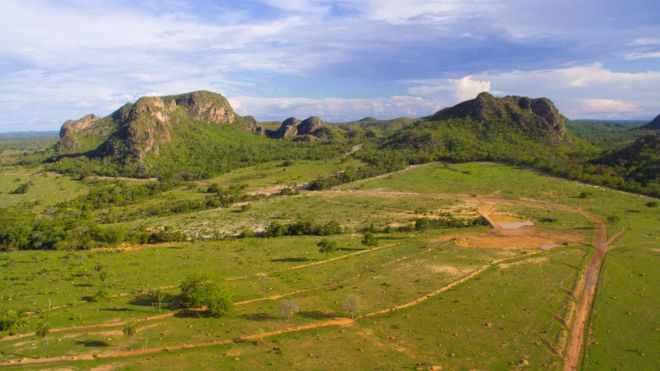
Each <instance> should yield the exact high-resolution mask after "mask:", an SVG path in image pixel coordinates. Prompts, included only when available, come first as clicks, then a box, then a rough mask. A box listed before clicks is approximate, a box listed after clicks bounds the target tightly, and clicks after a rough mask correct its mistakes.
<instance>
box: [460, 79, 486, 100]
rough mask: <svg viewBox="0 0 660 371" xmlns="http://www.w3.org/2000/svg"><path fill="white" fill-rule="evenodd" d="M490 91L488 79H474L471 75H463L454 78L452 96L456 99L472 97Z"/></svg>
mask: <svg viewBox="0 0 660 371" xmlns="http://www.w3.org/2000/svg"><path fill="white" fill-rule="evenodd" d="M484 91H490V81H487V80H474V79H472V76H465V77H463V78H462V79H458V80H456V92H455V93H454V96H455V97H456V100H458V101H464V100H467V99H472V98H474V97H475V96H476V95H477V94H479V93H481V92H484Z"/></svg>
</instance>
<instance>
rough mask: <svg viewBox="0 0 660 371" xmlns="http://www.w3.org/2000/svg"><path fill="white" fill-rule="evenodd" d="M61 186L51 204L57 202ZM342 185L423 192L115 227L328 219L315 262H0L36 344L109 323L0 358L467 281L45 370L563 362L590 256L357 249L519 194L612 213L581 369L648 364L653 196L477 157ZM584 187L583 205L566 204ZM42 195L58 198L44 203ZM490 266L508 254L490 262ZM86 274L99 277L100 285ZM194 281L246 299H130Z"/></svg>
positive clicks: (574, 250)
mask: <svg viewBox="0 0 660 371" xmlns="http://www.w3.org/2000/svg"><path fill="white" fill-rule="evenodd" d="M351 164H352V163H350V162H349V163H346V162H344V161H343V160H339V159H337V160H330V161H298V162H296V163H295V164H292V165H290V166H288V167H282V166H281V163H279V162H273V163H269V164H267V165H259V166H253V167H250V168H245V169H239V170H235V171H232V172H230V173H227V174H224V175H222V176H219V177H216V178H213V179H212V180H210V181H209V182H210V183H218V184H220V185H221V186H223V187H228V186H230V185H239V184H244V185H246V186H247V189H248V190H257V189H261V188H264V187H272V186H275V185H286V184H292V183H295V184H298V183H303V182H305V181H308V180H310V179H312V178H315V177H317V176H321V175H322V174H329V173H331V172H333V171H338V170H341V169H343V168H344V167H345V166H349V165H351ZM352 165H354V164H352ZM283 169H286V170H284V171H283ZM19 173H25V174H26V175H19ZM19 176H20V177H21V181H20V182H26V181H32V182H33V183H34V185H33V186H32V187H31V188H30V190H29V191H28V193H27V194H25V195H9V194H7V193H6V192H7V191H6V190H11V189H12V187H13V188H15V187H14V186H17V185H18V184H20V182H17V181H15V179H16V177H19ZM94 186H95V185H94V183H91V182H87V183H82V182H75V181H72V180H69V179H67V178H64V177H54V176H52V175H50V174H43V173H39V172H38V171H37V170H25V169H22V168H11V169H3V174H2V176H0V187H4V188H0V189H2V190H3V191H2V193H1V194H0V200H1V202H2V205H3V206H5V207H7V206H14V205H23V206H25V207H33V206H27V204H26V202H29V201H30V200H32V199H37V200H38V201H39V202H40V203H39V205H40V206H41V207H44V206H46V205H51V204H52V203H54V202H56V200H63V199H65V198H66V197H71V195H72V194H73V195H75V194H82V193H83V192H85V189H86V188H88V187H94ZM200 187H201V188H203V185H201V184H197V183H190V184H186V185H184V186H182V187H178V188H176V189H174V190H172V191H168V192H166V193H164V194H162V195H159V196H158V198H155V199H150V200H145V201H141V202H139V203H137V204H135V205H130V206H128V207H126V208H125V209H123V210H118V211H119V212H127V213H128V212H139V211H140V210H146V209H148V208H149V207H154V206H157V205H158V204H160V203H167V202H174V201H176V200H196V199H198V198H199V199H202V198H203V197H204V193H201V192H199V190H198V188H200ZM59 188H61V189H62V191H61V194H59V193H56V192H54V190H57V189H59ZM340 188H342V189H361V190H378V189H380V190H395V191H407V192H420V193H422V194H408V195H391V196H389V197H382V196H378V195H376V194H372V195H369V194H365V193H361V194H350V193H334V194H333V193H331V192H325V193H314V192H303V194H301V195H297V196H276V197H275V196H274V197H268V198H264V199H261V200H257V201H252V202H251V206H250V208H249V209H248V210H246V211H240V209H239V208H238V207H232V208H219V209H211V210H205V211H201V212H189V213H182V214H175V215H168V216H164V217H144V218H140V219H139V220H136V221H132V222H130V223H136V224H145V225H147V226H157V225H163V224H168V225H172V226H174V227H175V228H176V229H179V230H184V231H188V232H191V233H196V234H197V235H198V236H205V235H212V234H213V233H222V234H232V233H236V232H240V231H241V230H243V229H245V228H258V227H263V226H265V225H267V224H268V223H270V222H271V221H273V220H278V221H282V222H289V221H295V220H309V219H313V220H315V221H316V222H318V223H324V222H327V221H330V220H337V221H339V222H340V223H341V224H342V226H344V227H347V229H348V230H347V233H344V234H342V235H338V236H331V237H329V238H331V239H332V240H334V241H337V242H338V246H339V250H338V251H337V252H335V253H332V254H330V255H327V256H326V255H323V254H321V253H319V252H318V251H317V246H316V243H317V242H318V241H319V240H320V239H321V237H314V236H301V237H281V238H246V239H236V240H232V239H228V240H222V241H195V242H180V243H168V244H161V245H156V246H137V247H135V248H133V249H129V250H127V251H118V250H92V251H20V252H12V253H2V254H0V267H1V268H0V293H1V295H0V309H3V310H7V309H25V310H28V311H30V312H31V313H30V314H29V318H28V324H27V326H26V327H24V328H22V329H21V330H20V332H22V333H26V334H30V333H33V331H34V329H35V328H36V326H37V324H38V323H39V322H40V321H45V322H47V323H48V325H49V326H50V327H51V328H52V329H61V328H66V327H70V326H78V325H98V324H102V323H105V324H108V323H109V322H110V321H116V323H119V324H117V325H107V327H100V328H89V329H80V330H76V329H65V330H58V331H51V334H50V335H49V342H48V345H46V343H45V341H42V340H39V339H37V338H35V337H34V336H29V337H26V338H23V339H16V340H6V339H5V340H3V339H2V338H1V337H0V362H3V361H7V360H11V359H20V358H23V357H35V356H38V357H46V356H48V357H54V356H60V355H64V354H91V353H104V352H110V351H124V350H126V349H135V348H145V347H147V348H152V347H161V346H170V347H171V346H176V345H180V344H198V343H204V342H209V341H213V340H231V339H236V338H237V337H239V336H242V335H248V334H260V333H261V334H263V333H266V332H268V331H272V330H278V329H283V328H288V327H291V326H299V325H307V324H314V323H323V322H324V321H327V320H328V319H331V318H333V317H335V316H343V317H346V316H348V314H347V313H346V312H345V310H344V309H343V308H342V302H343V301H344V300H345V298H346V297H349V296H350V297H357V298H358V301H359V303H360V304H359V311H358V317H359V316H360V315H364V314H367V313H370V312H376V311H380V310H383V309H387V308H391V307H394V306H396V305H401V304H404V303H408V302H411V301H413V300H415V299H418V298H421V297H424V295H427V294H429V293H432V292H435V291H436V290H438V289H441V288H443V287H446V286H447V285H450V284H451V283H452V282H456V281H457V280H460V279H461V278H462V277H465V276H467V275H470V274H473V273H475V272H481V273H479V274H477V275H476V276H474V277H472V278H471V279H468V280H467V281H465V282H463V283H461V284H458V285H456V286H454V287H452V288H451V289H448V290H446V291H444V292H438V293H437V294H436V295H433V296H432V297H430V298H429V299H428V300H425V301H422V302H419V303H418V304H416V305H413V306H411V307H409V308H405V309H401V310H397V311H394V312H391V313H385V314H380V315H377V316H373V317H368V318H363V317H359V318H358V319H357V321H356V322H355V323H353V324H352V325H351V326H348V327H341V328H340V327H336V326H333V327H325V328H319V329H312V330H306V331H298V332H291V333H288V334H282V335H278V336H273V337H265V338H264V339H262V340H263V341H247V342H240V341H239V342H235V343H234V342H230V343H229V344H225V345H216V346H211V347H202V348H194V349H188V350H173V351H170V352H160V353H156V354H153V355H145V356H139V357H130V358H118V359H105V360H103V359H97V360H92V361H76V362H61V363H57V364H54V365H49V367H64V368H66V367H72V368H79V367H82V368H91V367H95V366H100V365H104V364H111V365H115V366H118V367H122V368H128V369H144V368H149V369H171V368H172V367H179V368H181V367H187V368H192V367H200V368H222V369H246V368H247V369H250V368H257V367H263V366H264V365H268V366H272V367H274V368H278V369H280V368H296V369H298V368H305V369H326V368H341V369H349V368H350V369H373V368H381V369H400V368H419V367H422V368H429V367H431V366H433V365H440V366H442V367H443V368H444V369H462V368H465V369H471V368H476V369H512V368H522V367H524V366H526V367H529V368H533V369H537V368H540V369H559V368H561V365H562V361H561V358H560V356H559V355H558V354H557V349H559V351H561V349H562V348H563V345H564V342H565V339H566V338H565V337H566V334H567V326H566V323H565V321H566V319H567V318H568V317H569V314H570V311H571V308H572V306H573V304H574V298H573V295H574V289H575V287H576V282H577V280H578V278H579V276H580V272H581V271H583V270H584V268H585V266H586V264H587V263H588V262H589V260H590V259H591V257H592V254H593V248H591V247H589V246H584V245H582V246H565V247H559V248H555V249H552V250H549V251H540V250H528V249H509V248H502V249H494V248H490V249H485V248H478V247H477V248H462V247H459V246H457V245H456V244H455V243H454V241H453V240H452V237H455V236H460V235H469V234H481V233H484V232H486V231H487V228H486V227H470V228H460V229H437V230H428V231H425V232H409V233H403V232H394V233H389V234H385V233H379V234H377V236H378V238H379V242H380V243H379V245H378V246H377V247H374V248H368V247H365V246H363V245H362V244H361V242H360V241H361V239H362V235H361V234H360V233H355V232H356V231H358V230H360V229H361V228H365V227H368V226H369V225H371V224H373V225H375V226H377V227H382V226H385V225H396V224H403V223H411V222H412V221H414V219H415V218H418V217H421V216H433V215H436V214H440V213H442V212H446V211H450V212H453V213H462V212H474V211H475V210H476V208H477V207H478V206H479V205H478V204H477V203H475V202H472V203H471V202H470V198H469V197H468V198H455V199H454V198H451V197H449V198H447V199H434V198H433V194H434V193H446V194H461V195H468V196H469V195H472V194H475V195H497V196H498V197H499V198H505V199H506V198H516V199H518V198H534V199H539V200H546V201H549V202H553V203H559V204H564V205H569V206H573V207H578V208H582V209H584V210H589V211H592V212H593V213H596V214H598V215H599V216H601V217H602V218H603V219H607V217H609V216H617V219H618V220H616V221H615V220H614V219H613V220H612V221H611V223H610V225H609V228H610V233H612V234H613V233H614V232H617V231H619V230H620V229H621V228H626V233H625V234H624V235H623V237H622V239H621V240H620V241H619V242H618V244H617V245H616V247H615V248H614V249H613V250H612V251H610V252H609V253H608V256H607V258H606V260H605V265H604V267H603V275H602V282H601V285H600V286H599V290H598V293H597V297H596V303H595V310H594V316H593V318H592V321H591V323H590V325H589V329H590V333H589V335H588V339H589V341H588V343H587V348H586V352H585V361H584V368H585V369H608V368H624V367H634V368H637V369H650V368H653V367H654V365H655V364H656V363H657V362H656V361H657V358H656V357H655V354H654V348H653V346H654V344H657V343H658V340H660V339H658V335H657V334H658V332H657V327H658V320H657V314H656V312H657V311H656V308H657V306H658V303H657V299H656V297H657V296H655V295H654V293H655V292H656V291H657V282H660V280H659V278H660V277H659V275H660V274H659V273H658V271H657V269H655V267H656V266H657V263H658V261H657V259H658V255H657V254H658V253H657V241H658V240H659V238H660V237H659V234H658V231H660V220H659V219H658V217H657V209H653V208H649V207H647V206H645V204H646V203H647V202H648V201H649V200H650V198H648V197H643V196H637V195H631V194H626V193H623V192H616V191H612V190H608V189H603V188H597V187H593V186H587V185H583V184H579V183H575V182H568V181H564V180H560V179H555V178H550V177H547V176H544V175H542V174H538V173H536V172H533V171H530V170H526V169H516V168H512V167H507V166H503V165H496V164H487V163H486V164H484V163H473V164H461V165H443V164H432V165H429V166H423V167H418V168H416V169H413V170H409V171H406V172H401V173H398V174H395V175H391V176H386V177H383V178H381V179H373V180H367V181H364V182H360V183H358V184H348V185H344V186H342V187H340ZM584 191H587V192H588V196H587V197H586V198H581V197H579V195H580V193H582V192H584ZM50 194H57V196H56V197H55V199H51V198H49V197H48V196H49V195H50ZM12 197H17V198H16V199H14V198H12ZM12 202H13V203H12ZM23 206H22V207H23ZM496 209H497V211H501V212H504V213H511V214H514V215H517V216H520V217H523V218H526V219H530V220H532V221H534V222H535V224H536V225H537V226H539V227H543V228H550V229H553V228H554V229H558V230H577V231H589V230H591V229H593V223H592V222H591V221H589V220H587V219H586V218H584V217H582V216H579V215H576V214H575V213H571V212H568V211H557V210H548V209H542V208H537V207H529V206H519V205H510V204H507V203H506V202H498V203H497V205H496ZM531 253H534V254H535V255H534V256H530V254H531ZM499 259H508V261H506V262H503V263H501V264H498V265H491V262H492V261H495V260H499ZM95 267H102V268H101V269H95ZM482 270H483V271H482ZM99 271H103V272H106V274H105V276H106V277H105V280H104V281H102V280H101V277H100V276H101V275H100V273H99ZM192 273H202V274H204V275H206V276H207V277H209V278H210V279H212V280H215V281H218V282H220V283H221V285H222V286H223V288H224V289H225V290H227V291H228V292H230V293H232V295H233V297H234V300H235V301H237V302H242V301H246V300H256V301H252V302H248V303H244V304H241V305H236V306H235V311H234V313H233V314H232V315H230V316H229V317H226V318H220V319H216V318H207V317H205V316H201V315H192V316H182V317H177V316H171V317H167V318H161V319H153V320H148V321H144V318H146V317H149V316H154V315H158V314H163V313H165V314H167V313H174V312H175V308H170V307H169V306H168V305H167V303H166V305H164V306H163V307H162V308H161V309H160V310H159V309H158V308H157V306H155V305H153V303H151V302H149V301H146V302H145V301H141V300H138V299H140V297H141V293H143V292H146V291H148V290H151V289H156V288H160V289H161V290H163V291H164V292H165V293H167V294H170V295H175V294H176V293H177V292H178V289H177V287H176V286H177V285H178V284H179V283H180V282H181V281H182V280H183V279H184V278H185V277H186V276H188V275H190V274H192ZM101 288H105V289H107V290H108V291H109V293H110V297H109V298H108V299H103V300H100V301H98V302H93V301H89V298H90V297H92V296H94V294H95V293H96V292H98V290H99V289H101ZM275 295H289V296H286V298H287V299H289V300H293V301H295V302H296V303H297V304H298V306H299V307H300V312H298V313H297V314H295V315H294V316H293V317H292V318H291V319H290V320H288V319H286V318H284V317H283V316H282V315H281V314H280V313H279V309H278V300H279V299H272V300H267V299H268V298H269V297H272V296H275ZM49 307H50V309H49ZM129 320H133V321H137V322H136V326H137V328H138V333H137V335H136V337H135V338H133V339H129V338H127V337H125V336H123V335H122V333H121V329H122V325H121V323H122V322H125V321H129ZM2 335H7V334H6V332H5V333H0V336H2ZM27 368H33V367H29V366H27Z"/></svg>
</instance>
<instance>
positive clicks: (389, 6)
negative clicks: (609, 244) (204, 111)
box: [0, 0, 660, 131]
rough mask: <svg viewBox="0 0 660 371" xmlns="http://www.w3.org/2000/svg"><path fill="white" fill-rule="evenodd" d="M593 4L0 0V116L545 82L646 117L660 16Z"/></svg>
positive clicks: (425, 108) (38, 123)
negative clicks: (200, 96) (143, 100)
mask: <svg viewBox="0 0 660 371" xmlns="http://www.w3.org/2000/svg"><path fill="white" fill-rule="evenodd" d="M587 3H588V2H585V3H579V4H578V3H576V2H574V1H569V0H555V1H539V2H535V4H534V6H529V4H528V2H527V1H522V0H507V1H504V0H487V1H476V0H474V1H455V0H391V1H377V0H342V1H339V2H332V1H328V0H294V1H285V0H255V1H249V2H194V1H191V0H177V1H168V2H156V3H154V2H146V1H145V2H128V1H119V2H117V1H109V0H99V1H93V2H90V1H83V0H67V1H62V2H52V1H46V0H20V1H19V0H4V1H1V2H0V60H1V61H0V86H2V89H0V111H1V112H2V115H0V131H12V130H28V129H56V128H57V127H58V125H59V124H60V123H61V122H62V121H64V120H65V119H67V118H72V117H76V116H80V115H83V114H85V113H88V112H93V113H96V114H100V115H103V114H107V113H110V112H111V111H112V110H113V109H115V108H116V107H117V106H118V105H121V104H123V103H125V102H126V101H128V100H134V99H136V98H137V97H139V96H141V95H145V94H147V93H152V92H163V93H166V94H174V93H180V92H185V91H191V90H197V89H208V90H214V91H218V92H221V93H223V94H225V95H227V96H229V97H238V98H240V99H238V100H236V101H237V102H240V104H241V107H240V109H241V110H242V112H244V113H252V114H255V115H256V116H257V117H258V118H262V117H264V118H276V117H280V116H281V117H286V116H289V115H291V114H294V113H295V112H300V115H301V116H302V115H304V114H322V113H323V114H325V115H326V116H328V117H331V119H334V118H337V119H338V120H339V119H341V120H343V119H354V118H359V117H361V116H363V115H374V116H378V115H380V116H381V117H387V116H402V115H409V116H419V115H426V114H430V113H432V112H433V111H435V110H437V109H438V108H440V107H442V106H447V105H451V104H454V103H456V102H458V101H460V100H463V99H469V98H472V97H474V96H475V95H476V94H477V93H479V92H481V91H488V90H490V91H492V92H494V93H496V94H520V95H535V96H541V95H543V96H548V97H550V98H553V99H554V100H555V101H556V102H557V103H558V105H559V106H560V108H561V109H562V110H564V111H565V112H566V113H567V114H569V115H575V116H578V117H579V116H581V115H591V114H592V113H589V112H587V111H586V110H585V106H584V102H585V100H586V99H609V100H616V101H622V102H629V103H631V104H635V105H637V106H638V107H639V108H638V109H637V110H634V111H625V112H623V111H622V112H621V117H632V116H634V115H640V116H641V117H644V116H646V115H648V116H650V115H651V112H655V111H657V110H658V107H657V103H656V102H657V101H658V97H657V93H654V92H657V86H658V77H657V76H658V73H660V71H659V68H657V67H654V68H650V69H648V68H649V67H647V70H641V69H640V68H641V67H639V66H641V65H644V66H652V67H653V65H652V63H654V61H655V60H656V59H657V58H658V55H657V53H658V51H659V50H658V45H660V44H659V41H658V38H657V36H656V35H658V34H660V25H659V24H657V22H655V23H654V22H653V21H649V18H648V17H647V15H648V14H649V11H648V9H645V8H644V6H643V4H642V5H640V4H641V3H640V4H636V3H634V4H626V6H625V8H626V12H625V13H622V12H621V11H620V9H619V8H617V6H615V5H612V4H609V3H608V4H604V5H602V6H598V7H597V9H596V7H595V6H593V5H589V4H587ZM477 5H478V6H477ZM567 14H580V17H567ZM620 14H625V17H619V18H617V25H616V26H614V25H613V24H611V23H607V22H604V21H603V20H606V19H609V18H608V17H609V16H610V15H616V16H619V15H620ZM585 15H588V16H585ZM612 30H614V31H612ZM599 60H607V61H609V62H610V63H612V62H614V63H613V65H617V63H618V65H619V66H623V67H620V70H623V71H626V72H620V71H617V70H615V69H612V68H609V69H608V68H604V67H603V66H602V65H599V64H595V62H596V61H599ZM631 60H637V62H630V61H631ZM626 63H629V65H628V64H626ZM567 66H572V67H567ZM628 66H631V67H628ZM277 96H281V97H284V98H273V97H277ZM247 97H251V98H249V99H248V98H247ZM287 97H293V98H287ZM328 97H333V98H328ZM351 97H355V98H351ZM235 99H236V98H235ZM252 110H253V111H252ZM286 110H293V111H294V112H292V113H291V114H288V113H286V112H285V111H286ZM296 110H298V111H296ZM313 110H318V112H312V111H313ZM656 113H657V112H656ZM612 115H615V113H612Z"/></svg>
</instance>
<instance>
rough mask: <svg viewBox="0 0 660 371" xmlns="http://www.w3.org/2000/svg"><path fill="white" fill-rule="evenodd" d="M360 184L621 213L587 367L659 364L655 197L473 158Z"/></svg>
mask: <svg viewBox="0 0 660 371" xmlns="http://www.w3.org/2000/svg"><path fill="white" fill-rule="evenodd" d="M347 187H348V188H350V187H351V186H350V185H348V186H347ZM360 187H361V188H383V187H386V188H391V189H396V190H411V191H419V192H448V193H477V194H491V193H494V192H498V193H499V194H500V195H501V196H510V197H516V198H518V197H530V198H535V199H544V200H551V201H553V202H559V203H563V204H567V205H573V206H579V207H582V208H585V209H587V210H592V211H594V212H595V213H597V214H599V215H601V216H602V217H603V218H607V217H608V216H613V215H616V216H618V217H619V218H620V219H621V220H620V221H619V222H617V223H614V224H611V225H610V233H612V232H617V231H618V230H620V229H621V228H623V227H625V228H626V229H627V231H626V234H624V236H623V238H622V239H621V241H620V243H619V244H618V246H620V247H615V248H614V250H612V251H611V252H610V253H609V254H610V255H608V256H607V258H606V262H605V266H604V268H603V270H604V271H603V277H604V278H603V282H602V284H603V285H602V286H601V287H600V290H599V292H598V296H597V298H596V304H595V308H596V312H595V313H596V315H595V318H594V319H593V321H592V324H591V326H592V327H591V328H592V336H591V338H590V339H591V342H592V343H590V344H589V346H588V348H587V360H586V364H585V367H586V368H588V369H603V368H614V367H621V366H622V365H626V367H627V366H628V365H638V366H639V367H640V368H646V367H651V366H652V365H653V364H654V362H655V360H654V359H653V356H652V354H653V350H652V348H653V346H654V344H657V343H658V342H660V336H659V335H658V332H657V324H658V317H657V310H656V308H657V307H658V305H659V304H660V303H658V301H657V296H656V297H654V296H653V295H652V294H651V293H652V292H655V291H657V282H659V280H660V272H659V271H658V270H657V269H651V267H654V266H657V264H658V252H657V249H655V247H654V246H657V243H658V240H659V239H660V234H659V232H658V231H660V219H659V218H658V213H657V209H655V208H648V207H646V206H645V203H646V202H648V201H649V200H652V199H651V198H649V197H644V196H639V195H633V194H627V193H623V192H618V191H612V190H607V189H602V188H596V187H593V186H589V185H584V184H580V183H575V182H570V181H565V180H560V179H549V178H548V177H544V176H541V175H538V174H536V173H534V172H532V171H529V170H515V169H513V168H510V167H507V166H503V165H496V164H476V163H475V164H462V165H451V166H449V167H443V166H442V165H434V166H431V167H425V168H419V169H416V170H412V171H409V172H406V173H402V174H399V175H396V176H392V177H391V178H389V179H380V180H374V181H371V182H366V183H364V184H361V185H360ZM583 191H586V192H590V193H591V196H590V197H589V198H587V199H582V198H578V197H577V196H578V195H579V194H580V193H581V192H583ZM613 298H614V299H613ZM640 328H641V329H645V330H640Z"/></svg>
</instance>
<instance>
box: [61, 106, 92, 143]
mask: <svg viewBox="0 0 660 371" xmlns="http://www.w3.org/2000/svg"><path fill="white" fill-rule="evenodd" d="M96 120H98V117H96V116H95V115H92V114H88V115H85V116H83V117H82V118H80V119H78V120H67V121H66V122H65V123H64V124H62V128H61V129H60V140H59V142H58V143H57V148H58V150H62V151H72V150H75V149H76V148H77V147H78V138H77V134H79V133H82V132H84V131H85V130H86V129H88V128H89V127H90V126H91V125H92V124H93V123H94V122H95V121H96Z"/></svg>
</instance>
